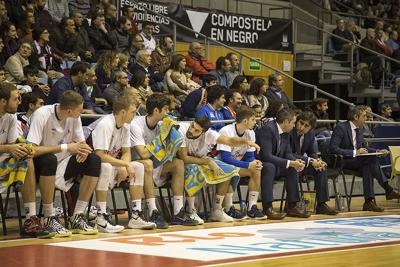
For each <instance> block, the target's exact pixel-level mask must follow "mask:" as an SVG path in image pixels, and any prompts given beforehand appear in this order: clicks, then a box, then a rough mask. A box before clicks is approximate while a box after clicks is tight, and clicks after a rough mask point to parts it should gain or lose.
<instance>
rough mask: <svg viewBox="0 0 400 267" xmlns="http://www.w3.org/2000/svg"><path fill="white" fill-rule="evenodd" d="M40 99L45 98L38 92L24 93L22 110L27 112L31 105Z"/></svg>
mask: <svg viewBox="0 0 400 267" xmlns="http://www.w3.org/2000/svg"><path fill="white" fill-rule="evenodd" d="M39 99H43V96H42V95H40V94H38V93H37V92H30V93H27V94H24V97H23V98H22V103H21V107H22V111H24V112H27V111H28V110H29V105H30V104H34V105H36V103H37V101H38V100H39Z"/></svg>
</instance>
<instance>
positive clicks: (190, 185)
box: [185, 158, 240, 196]
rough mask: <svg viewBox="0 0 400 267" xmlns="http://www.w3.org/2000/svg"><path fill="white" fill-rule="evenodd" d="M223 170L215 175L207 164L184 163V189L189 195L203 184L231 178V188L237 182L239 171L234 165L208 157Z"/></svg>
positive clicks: (235, 185)
mask: <svg viewBox="0 0 400 267" xmlns="http://www.w3.org/2000/svg"><path fill="white" fill-rule="evenodd" d="M210 159H211V160H213V161H214V162H216V163H217V164H218V166H219V167H220V168H221V169H222V170H223V171H224V173H223V174H222V175H216V174H215V173H214V171H213V170H212V169H211V167H210V166H209V165H198V164H185V190H186V192H187V193H188V195H189V196H193V195H194V194H196V192H197V191H199V190H200V189H201V188H202V187H203V186H204V184H205V183H206V182H207V183H209V184H219V183H222V182H225V181H227V180H230V179H232V180H231V184H232V188H236V187H237V184H238V183H239V179H240V176H239V173H238V171H237V169H236V167H235V166H232V165H229V164H226V163H225V162H222V161H219V160H217V159H214V158H210Z"/></svg>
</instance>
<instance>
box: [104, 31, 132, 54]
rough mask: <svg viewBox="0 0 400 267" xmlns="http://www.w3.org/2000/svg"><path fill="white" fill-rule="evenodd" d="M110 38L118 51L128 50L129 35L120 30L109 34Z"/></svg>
mask: <svg viewBox="0 0 400 267" xmlns="http://www.w3.org/2000/svg"><path fill="white" fill-rule="evenodd" d="M108 37H109V38H110V41H111V44H112V45H113V47H114V49H116V50H118V51H119V52H122V51H124V50H127V49H128V47H129V40H130V37H129V33H123V32H120V31H119V30H118V29H115V30H113V31H111V32H110V33H109V34H108Z"/></svg>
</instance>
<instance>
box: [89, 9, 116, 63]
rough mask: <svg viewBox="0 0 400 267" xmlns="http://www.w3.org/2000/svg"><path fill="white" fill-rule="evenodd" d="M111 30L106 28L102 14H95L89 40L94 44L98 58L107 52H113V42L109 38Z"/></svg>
mask: <svg viewBox="0 0 400 267" xmlns="http://www.w3.org/2000/svg"><path fill="white" fill-rule="evenodd" d="M108 31H109V29H108V28H107V27H106V21H105V18H104V15H103V14H102V13H99V12H98V13H95V14H94V15H93V17H92V23H91V25H90V28H89V30H88V34H89V40H90V42H92V45H93V47H94V50H95V51H96V55H97V57H100V55H101V54H102V53H103V52H104V51H106V50H112V49H113V45H112V41H111V39H110V38H109V36H108Z"/></svg>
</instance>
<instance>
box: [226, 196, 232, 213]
mask: <svg viewBox="0 0 400 267" xmlns="http://www.w3.org/2000/svg"><path fill="white" fill-rule="evenodd" d="M232 206H233V193H226V195H225V209H226V210H229V209H230V208H231V207H232Z"/></svg>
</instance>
